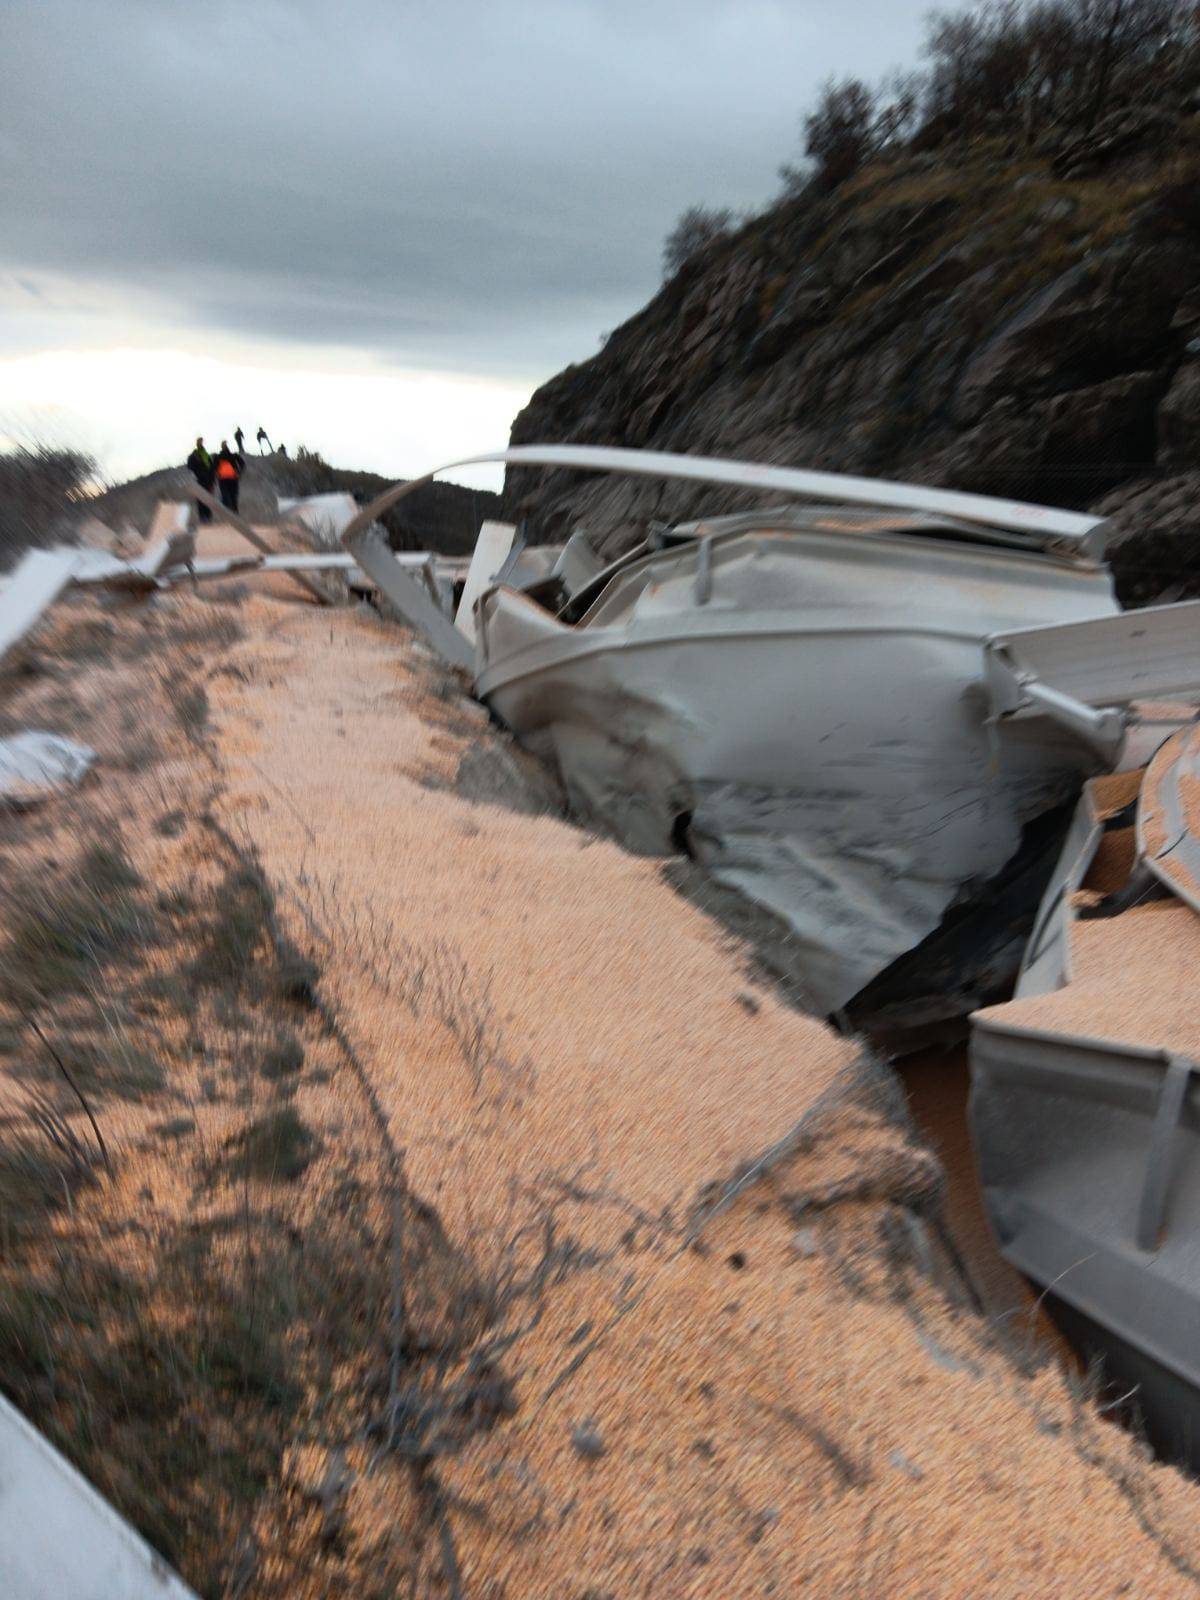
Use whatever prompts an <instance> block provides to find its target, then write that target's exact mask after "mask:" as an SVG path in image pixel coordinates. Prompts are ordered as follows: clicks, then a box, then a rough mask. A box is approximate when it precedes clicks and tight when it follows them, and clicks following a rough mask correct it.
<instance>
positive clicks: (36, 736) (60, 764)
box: [0, 729, 96, 806]
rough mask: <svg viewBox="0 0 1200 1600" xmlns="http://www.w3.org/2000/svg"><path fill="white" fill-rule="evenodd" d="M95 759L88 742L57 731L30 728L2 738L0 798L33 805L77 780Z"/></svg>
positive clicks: (3, 800)
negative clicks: (47, 731) (66, 736)
mask: <svg viewBox="0 0 1200 1600" xmlns="http://www.w3.org/2000/svg"><path fill="white" fill-rule="evenodd" d="M95 759H96V752H95V751H94V750H93V749H91V748H90V747H89V746H88V745H86V744H78V743H76V741H75V740H74V739H66V738H64V737H63V736H62V735H61V734H58V733H45V732H42V731H40V730H37V729H28V730H27V731H26V732H24V733H14V734H11V735H10V736H9V737H8V738H6V739H0V802H3V803H5V804H8V805H17V806H25V805H32V804H33V803H34V802H35V801H37V800H41V799H43V798H44V797H45V796H46V795H47V794H49V793H52V792H53V791H54V790H55V789H61V788H63V787H64V786H67V785H71V784H76V783H78V782H79V780H80V779H81V778H82V777H83V776H84V774H85V773H86V772H87V771H88V769H89V768H90V767H91V765H92V763H93V762H94V761H95Z"/></svg>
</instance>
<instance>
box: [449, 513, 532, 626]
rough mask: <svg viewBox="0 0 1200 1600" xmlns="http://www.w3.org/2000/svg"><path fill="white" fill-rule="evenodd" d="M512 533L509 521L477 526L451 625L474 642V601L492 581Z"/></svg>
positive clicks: (513, 535)
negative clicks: (472, 549) (477, 530)
mask: <svg viewBox="0 0 1200 1600" xmlns="http://www.w3.org/2000/svg"><path fill="white" fill-rule="evenodd" d="M516 532H517V530H516V528H515V527H514V526H513V525H512V523H511V522H485V523H483V524H482V525H481V526H480V529H479V537H478V538H477V539H476V541H475V549H474V552H473V553H472V556H471V565H470V566H469V567H468V568H467V578H466V582H465V583H464V584H463V591H462V595H461V597H460V599H459V602H458V611H457V613H456V615H455V618H454V625H455V627H456V628H458V630H459V632H460V633H462V634H463V635H465V637H466V638H468V639H469V640H470V641H471V643H472V644H474V643H475V602H476V600H478V599H479V596H480V595H481V594H482V593H483V591H484V590H485V589H490V588H491V586H492V584H493V583H494V581H495V577H496V574H497V572H498V571H499V570H500V568H501V567H502V566H503V565H504V561H505V558H506V557H507V555H508V553H509V551H510V550H511V549H512V543H513V539H514V537H515V536H516Z"/></svg>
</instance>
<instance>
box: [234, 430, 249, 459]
mask: <svg viewBox="0 0 1200 1600" xmlns="http://www.w3.org/2000/svg"><path fill="white" fill-rule="evenodd" d="M233 442H234V444H235V445H236V446H237V453H238V455H244V454H245V451H246V435H245V434H244V433H243V432H242V430H241V429H240V428H235V429H234V430H233Z"/></svg>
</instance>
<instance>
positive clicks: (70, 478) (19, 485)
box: [0, 444, 96, 572]
mask: <svg viewBox="0 0 1200 1600" xmlns="http://www.w3.org/2000/svg"><path fill="white" fill-rule="evenodd" d="M95 475H96V463H95V462H94V461H93V460H92V459H91V457H90V456H86V455H84V454H83V453H82V452H81V451H79V450H63V449H54V448H52V447H51V446H49V445H44V444H31V445H21V446H19V447H18V448H17V449H15V450H8V451H5V452H3V453H0V572H4V571H6V570H7V569H8V568H9V567H11V566H14V565H15V564H16V563H17V561H19V560H20V558H21V556H23V555H24V553H25V551H26V550H28V549H30V548H31V547H38V546H41V545H47V544H52V543H54V542H55V541H56V540H59V539H63V538H65V537H67V536H68V534H67V531H66V529H65V528H64V522H66V521H67V519H69V517H70V514H71V512H72V511H73V510H74V509H75V506H76V503H77V502H78V500H79V498H80V495H81V494H82V493H83V491H84V490H85V488H86V487H87V485H88V483H89V481H91V480H92V479H93V478H94V477H95ZM68 525H69V524H68Z"/></svg>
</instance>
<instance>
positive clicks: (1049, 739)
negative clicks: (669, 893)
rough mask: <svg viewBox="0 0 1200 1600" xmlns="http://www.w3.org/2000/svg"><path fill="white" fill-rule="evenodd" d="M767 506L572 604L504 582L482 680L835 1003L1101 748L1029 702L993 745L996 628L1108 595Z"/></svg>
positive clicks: (642, 837)
mask: <svg viewBox="0 0 1200 1600" xmlns="http://www.w3.org/2000/svg"><path fill="white" fill-rule="evenodd" d="M768 517H769V514H766V515H764V516H763V517H762V518H760V519H759V526H758V527H757V528H756V529H745V531H742V532H733V533H714V534H712V535H711V536H709V537H707V538H701V539H689V540H687V541H685V542H683V543H676V544H672V545H669V546H667V547H666V548H664V549H662V550H658V551H653V552H649V553H647V554H645V555H642V556H640V557H637V558H631V559H630V560H628V561H627V562H626V563H624V564H622V565H620V566H618V567H616V568H614V569H610V573H609V574H608V576H607V579H606V581H605V582H604V583H603V585H602V586H601V587H600V588H599V589H598V590H595V591H594V598H592V599H591V602H590V604H589V605H588V607H587V609H586V610H585V612H584V615H583V616H582V618H581V619H580V620H579V621H578V622H577V623H576V624H574V625H568V624H566V623H564V622H563V621H562V620H560V619H558V618H555V617H553V616H551V615H550V614H549V613H547V612H546V611H544V610H543V609H542V608H541V607H539V606H538V605H536V604H535V603H534V602H533V601H532V600H530V599H529V598H527V597H525V596H523V595H519V594H515V593H513V592H512V591H510V590H504V589H501V590H495V591H493V592H492V593H491V594H490V595H488V596H485V598H484V600H483V601H482V602H481V605H480V608H479V615H480V629H479V636H478V644H479V673H478V678H477V690H478V693H479V694H480V696H481V698H483V699H484V700H486V701H487V702H488V703H489V704H490V705H492V706H493V708H494V709H495V710H496V711H497V713H498V714H499V715H500V716H501V717H502V718H503V719H504V720H505V721H506V722H507V723H508V725H509V726H510V727H512V728H514V729H515V730H516V731H517V732H518V733H519V734H520V735H521V736H522V738H523V739H524V740H525V741H526V742H527V743H529V744H530V745H531V746H533V747H534V748H535V749H538V750H540V751H542V752H543V753H544V754H546V755H547V756H548V757H549V758H550V759H551V760H553V761H554V763H555V764H556V766H557V767H558V769H559V770H560V772H561V774H562V776H563V779H564V781H565V783H566V785H567V787H568V790H569V791H570V793H571V795H572V798H573V800H574V802H575V804H576V805H577V806H579V807H580V808H581V809H583V810H584V811H587V812H591V813H592V814H595V815H598V816H600V817H601V818H603V820H604V821H605V822H606V823H607V824H608V825H609V826H611V827H613V828H614V829H615V831H616V832H617V834H618V836H619V837H620V838H622V840H623V841H624V842H625V843H627V844H628V845H630V846H631V847H633V848H636V849H641V850H644V851H650V852H661V853H669V852H671V851H673V850H675V849H677V848H678V846H679V843H680V841H681V840H682V839H686V841H687V843H688V845H689V848H690V849H691V851H692V853H693V854H694V855H695V856H696V857H697V859H699V860H700V861H701V862H702V863H703V864H704V865H705V866H706V867H707V868H708V870H709V871H710V872H712V874H713V875H714V876H715V877H717V878H718V879H719V880H721V881H722V882H725V883H727V884H729V885H731V886H732V887H735V888H737V889H739V890H741V891H742V892H743V893H745V894H746V895H748V896H749V897H750V898H751V899H753V900H755V901H757V902H759V903H760V904H762V905H764V906H767V907H768V908H770V909H771V910H773V911H775V912H777V913H778V914H779V915H781V916H783V917H784V918H785V919H786V920H787V922H788V923H789V925H790V927H791V929H792V931H793V934H794V937H795V940H796V943H797V945H798V947H799V948H800V949H801V951H802V952H803V957H804V967H805V973H806V977H807V979H808V988H809V994H810V1000H811V1003H812V1005H813V1008H814V1009H815V1010H818V1011H823V1012H828V1011H833V1010H836V1009H839V1008H840V1007H842V1006H843V1005H844V1004H845V1003H846V1002H847V1001H848V1000H849V999H850V998H851V997H852V996H853V995H855V994H856V993H857V992H858V991H859V990H860V989H861V988H862V987H863V986H864V985H865V984H866V983H868V982H869V981H870V980H871V979H872V978H873V977H875V976H876V975H877V974H878V973H879V972H881V971H882V970H883V969H884V968H885V967H887V966H888V965H889V964H890V963H891V962H892V961H893V960H895V959H896V958H897V957H898V956H900V955H902V954H904V953H905V952H906V951H908V950H911V949H912V948H913V947H914V946H915V945H916V944H918V943H919V942H920V940H921V939H922V938H923V937H924V936H925V935H927V934H928V933H930V932H932V931H933V930H934V929H935V928H936V927H937V926H938V924H939V922H940V920H941V918H942V916H943V914H944V912H945V910H946V908H947V907H948V906H949V905H950V904H951V903H952V902H953V901H954V900H955V899H956V898H957V897H959V896H960V894H961V892H962V891H963V889H964V887H965V886H967V885H969V884H971V883H978V884H982V883H983V882H985V881H986V879H987V878H988V877H989V876H990V875H991V874H993V873H995V872H997V871H998V870H999V869H1000V868H1001V867H1003V866H1004V864H1005V863H1006V862H1007V861H1008V860H1009V858H1010V857H1011V856H1013V854H1014V853H1015V851H1016V850H1017V847H1018V845H1019V843H1020V839H1021V830H1022V826H1023V824H1024V823H1025V822H1026V821H1028V820H1030V819H1031V818H1033V817H1036V816H1038V815H1040V814H1041V813H1042V812H1044V811H1046V810H1049V809H1051V808H1052V807H1054V806H1055V805H1058V804H1060V803H1061V802H1062V801H1064V800H1066V799H1069V798H1070V796H1071V795H1072V793H1073V792H1074V791H1075V789H1076V787H1077V785H1078V783H1079V782H1080V780H1081V778H1082V777H1083V776H1084V775H1085V774H1086V773H1087V772H1088V771H1090V770H1095V756H1094V754H1093V753H1092V752H1091V751H1089V750H1088V748H1087V747H1086V746H1085V745H1084V744H1083V743H1082V742H1080V741H1078V740H1075V739H1071V738H1069V737H1066V736H1064V734H1063V732H1062V731H1061V730H1059V729H1055V728H1053V727H1045V726H1039V725H1035V724H1029V725H1023V726H1021V727H1020V728H1018V729H1014V730H1013V734H1012V735H1011V736H1007V735H1006V737H1005V738H1004V740H1003V742H1002V745H1001V748H1000V753H999V762H998V764H997V763H995V762H994V761H993V759H992V753H991V750H990V749H989V744H988V736H987V728H986V723H985V709H986V708H985V701H984V694H983V689H982V683H981V676H982V654H981V645H982V642H983V640H984V638H986V637H987V636H988V635H989V634H990V633H992V632H994V631H996V629H997V626H998V625H1004V622H1005V621H1007V622H1008V624H1009V625H1011V624H1014V623H1015V624H1018V625H1020V624H1028V623H1030V622H1032V621H1037V620H1045V621H1049V620H1051V619H1056V620H1058V619H1064V618H1068V617H1073V616H1074V617H1078V616H1087V615H1096V614H1097V613H1100V612H1103V611H1105V610H1112V609H1114V607H1115V602H1114V601H1113V598H1112V593H1111V588H1110V585H1109V582H1108V579H1107V577H1106V576H1105V575H1104V574H1103V573H1101V572H1099V571H1097V570H1095V569H1093V570H1085V569H1074V568H1071V567H1069V566H1064V565H1059V564H1055V563H1052V562H1049V561H1047V560H1045V559H1044V558H1042V557H1038V556H1034V555H1030V554H1024V553H1016V552H1013V551H1009V550H997V549H993V548H989V547H988V546H986V545H977V544H963V543H956V542H952V541H947V540H943V539H928V540H926V539H923V538H920V537H917V536H908V535H905V537H904V538H902V539H901V538H896V537H894V536H890V535H877V534H871V533H867V532H860V533H858V534H857V535H856V536H854V537H852V538H848V537H847V536H846V535H845V534H844V533H843V532H835V531H832V530H826V529H819V528H814V527H811V526H810V527H807V528H803V529H798V528H790V529H786V530H779V529H774V528H772V527H771V526H770V525H769V521H768ZM764 524H765V525H764ZM709 526H713V527H719V524H713V525H709ZM589 592H592V591H589Z"/></svg>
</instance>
